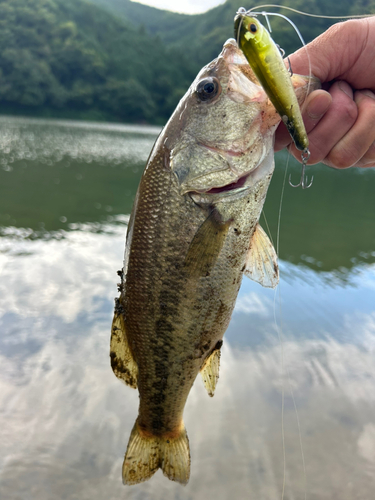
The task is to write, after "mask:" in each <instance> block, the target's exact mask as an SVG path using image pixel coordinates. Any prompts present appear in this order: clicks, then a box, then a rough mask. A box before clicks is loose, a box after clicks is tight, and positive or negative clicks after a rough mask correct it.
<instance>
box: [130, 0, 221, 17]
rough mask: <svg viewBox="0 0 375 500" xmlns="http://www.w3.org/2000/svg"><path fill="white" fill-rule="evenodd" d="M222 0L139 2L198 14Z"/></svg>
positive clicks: (154, 0)
mask: <svg viewBox="0 0 375 500" xmlns="http://www.w3.org/2000/svg"><path fill="white" fill-rule="evenodd" d="M135 1H137V0H135ZM224 2H225V0H142V1H141V2H139V3H143V4H145V5H151V7H156V8H158V9H165V10H173V11H174V12H181V13H184V14H200V13H201V12H206V10H209V9H212V8H213V7H216V6H217V5H220V4H222V3H224Z"/></svg>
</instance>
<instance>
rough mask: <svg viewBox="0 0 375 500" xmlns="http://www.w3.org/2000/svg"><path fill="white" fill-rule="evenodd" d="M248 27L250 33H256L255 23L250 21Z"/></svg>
mask: <svg viewBox="0 0 375 500" xmlns="http://www.w3.org/2000/svg"><path fill="white" fill-rule="evenodd" d="M249 28H250V31H251V33H256V32H257V30H258V28H257V25H256V24H254V23H251V24H250V26H249Z"/></svg>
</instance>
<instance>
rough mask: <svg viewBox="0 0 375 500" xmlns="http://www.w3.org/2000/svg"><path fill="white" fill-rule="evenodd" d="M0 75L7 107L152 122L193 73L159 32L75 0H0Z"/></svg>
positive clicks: (0, 102)
mask: <svg viewBox="0 0 375 500" xmlns="http://www.w3.org/2000/svg"><path fill="white" fill-rule="evenodd" d="M0 76H1V78H0V106H1V107H2V109H3V110H6V111H7V112H9V111H10V112H12V109H13V110H14V112H16V111H17V112H22V110H24V112H25V113H26V114H30V113H31V114H32V113H33V112H34V114H45V115H49V116H50V115H53V114H56V115H59V116H62V115H63V114H64V112H65V114H66V116H70V117H71V116H74V112H76V114H77V116H80V117H82V116H85V113H87V116H93V115H95V116H98V117H101V118H105V119H111V120H120V121H129V122H134V121H141V122H142V121H147V122H156V123H158V122H164V121H165V120H166V119H167V118H168V117H169V114H170V113H171V110H173V108H174V107H175V106H176V104H177V103H178V100H179V99H180V98H181V97H182V95H183V93H184V92H185V91H186V89H187V88H188V86H189V84H190V82H191V80H192V79H193V78H194V76H195V71H194V70H193V69H192V68H191V67H190V63H189V62H188V60H187V59H186V57H185V56H184V55H183V54H182V55H181V54H180V53H179V54H177V53H176V51H175V50H174V49H167V48H166V47H165V45H164V44H163V43H161V41H160V38H155V36H150V35H146V34H145V33H144V32H143V33H142V32H140V31H139V29H138V28H135V27H133V26H131V25H130V24H127V23H126V22H125V21H123V20H118V19H116V18H115V17H114V16H113V15H111V14H109V13H107V12H105V11H103V10H102V9H100V8H98V7H96V6H94V5H91V4H90V3H88V2H85V1H83V0H12V2H9V1H8V0H0ZM54 111H56V113H54Z"/></svg>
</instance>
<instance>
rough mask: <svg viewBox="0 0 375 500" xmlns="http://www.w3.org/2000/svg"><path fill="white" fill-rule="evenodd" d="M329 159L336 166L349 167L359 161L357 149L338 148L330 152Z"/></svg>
mask: <svg viewBox="0 0 375 500" xmlns="http://www.w3.org/2000/svg"><path fill="white" fill-rule="evenodd" d="M327 159H328V161H329V162H330V163H332V164H333V165H334V166H335V167H336V168H349V167H352V166H353V165H355V164H356V163H357V161H358V155H357V152H356V151H355V150H351V149H347V148H337V149H333V150H332V151H331V152H330V153H329V154H328V156H327Z"/></svg>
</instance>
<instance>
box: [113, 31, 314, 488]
mask: <svg viewBox="0 0 375 500" xmlns="http://www.w3.org/2000/svg"><path fill="white" fill-rule="evenodd" d="M294 83H295V86H296V88H297V87H299V93H300V99H301V101H303V99H304V97H305V94H306V88H307V79H306V78H302V77H295V78H294ZM312 88H313V85H310V89H312ZM279 121H280V117H279V115H278V114H277V112H276V111H275V109H274V107H273V106H272V104H271V103H270V101H269V100H268V98H267V95H266V93H265V92H264V90H263V89H262V87H261V86H260V85H259V83H258V81H257V80H256V78H255V76H254V74H253V72H252V70H251V69H250V66H249V65H248V63H247V61H246V59H245V57H244V55H243V54H242V52H241V51H240V50H239V49H238V46H237V43H236V41H235V40H233V39H230V40H228V41H227V42H226V43H225V44H224V47H223V50H222V52H221V54H220V55H219V57H218V58H217V59H215V60H214V61H212V62H211V63H210V64H208V65H207V66H205V67H204V68H203V69H202V70H201V71H200V72H199V74H198V76H197V77H196V79H195V80H194V82H193V83H192V85H191V87H190V88H189V90H188V91H187V93H186V95H185V96H184V97H183V98H182V100H181V101H180V103H179V105H178V106H177V109H176V110H175V112H174V113H173V115H172V117H171V118H170V120H169V121H168V123H167V125H166V126H165V128H164V129H163V131H162V132H161V134H160V136H159V138H158V139H157V141H156V143H155V145H154V148H153V150H152V152H151V155H150V157H149V160H148V163H147V166H146V169H145V171H144V173H143V176H142V179H141V182H140V186H139V189H138V193H137V196H136V200H135V203H134V207H133V211H132V214H131V217H130V221H129V227H128V232H127V240H126V250H125V259H124V267H123V269H122V272H121V273H120V274H121V276H122V282H121V285H120V289H121V295H120V298H119V299H117V301H116V306H115V314H114V319H113V325H112V336H111V353H110V354H111V363H112V368H113V371H114V373H115V374H116V376H117V377H118V378H120V379H121V380H122V381H124V382H125V383H126V384H128V385H130V386H131V387H134V388H135V387H138V390H139V396H140V402H139V414H138V418H137V420H136V422H135V425H134V427H133V430H132V432H131V435H130V439H129V444H128V448H127V451H126V455H125V459H124V464H123V481H124V483H125V484H136V483H139V482H141V481H145V480H147V479H148V478H150V477H151V476H152V475H153V474H154V473H155V472H156V470H157V469H158V468H161V469H162V470H163V473H164V474H165V475H166V476H167V477H168V478H169V479H172V480H174V481H178V482H180V483H182V484H186V483H187V481H188V479H189V474H190V452H189V443H188V438H187V434H186V430H185V426H184V423H183V410H184V406H185V403H186V400H187V397H188V394H189V391H190V389H191V387H192V385H193V383H194V380H195V378H196V376H197V374H198V373H199V372H201V374H202V377H203V381H204V384H205V387H206V389H207V392H208V394H209V395H210V396H213V394H214V391H215V387H216V383H217V380H218V376H219V358H220V348H221V345H222V338H223V335H224V332H225V330H226V329H227V326H228V324H229V320H230V317H231V314H232V311H233V308H234V304H235V300H236V297H237V294H238V290H239V287H240V284H241V280H242V276H243V273H245V274H246V275H247V276H249V277H250V278H252V279H254V280H256V281H258V282H260V283H261V284H263V285H264V286H270V287H274V286H275V285H276V284H277V281H278V267H277V261H276V255H275V251H274V249H273V247H272V244H271V243H270V241H269V239H268V237H267V236H266V234H265V233H264V231H263V230H262V229H261V227H260V226H259V224H258V220H259V216H260V213H261V210H262V207H263V203H264V200H265V197H266V193H267V188H268V185H269V182H270V180H271V176H272V172H273V169H274V159H273V142H274V131H275V128H276V127H277V125H278V123H279Z"/></svg>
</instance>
